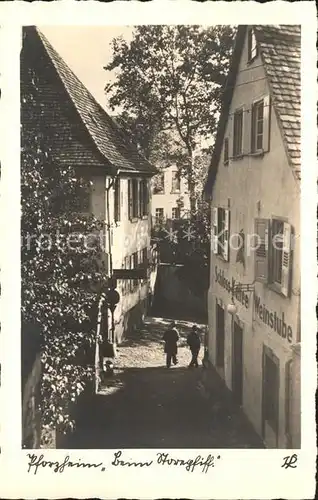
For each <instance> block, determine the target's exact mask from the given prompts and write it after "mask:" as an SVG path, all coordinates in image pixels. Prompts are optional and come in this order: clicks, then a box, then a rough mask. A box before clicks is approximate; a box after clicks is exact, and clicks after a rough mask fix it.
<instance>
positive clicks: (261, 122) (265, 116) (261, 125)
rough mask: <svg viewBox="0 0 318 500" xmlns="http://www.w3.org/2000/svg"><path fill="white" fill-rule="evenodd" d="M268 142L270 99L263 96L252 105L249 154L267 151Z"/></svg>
mask: <svg viewBox="0 0 318 500" xmlns="http://www.w3.org/2000/svg"><path fill="white" fill-rule="evenodd" d="M269 140H270V99H269V96H265V97H264V98H262V99H259V100H257V101H255V102H253V103H252V116H251V153H252V154H260V153H265V152H268V151H269Z"/></svg>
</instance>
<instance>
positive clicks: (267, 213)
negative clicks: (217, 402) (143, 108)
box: [205, 26, 301, 448]
mask: <svg viewBox="0 0 318 500" xmlns="http://www.w3.org/2000/svg"><path fill="white" fill-rule="evenodd" d="M300 121H301V119H300V27H298V26H248V27H247V26H240V27H239V29H238V33H237V38H236V44H235V48H234V53H233V58H232V63H231V67H230V72H229V76H228V81H227V86H226V89H225V92H224V99H223V110H222V113H221V117H220V122H219V129H218V133H217V138H216V143H215V149H214V154H213V158H212V162H211V166H210V170H209V175H208V181H207V184H206V187H205V194H206V195H207V196H208V197H210V199H211V217H212V235H211V268H210V288H209V298H208V311H209V336H208V353H209V359H210V361H211V362H212V363H213V365H214V366H215V367H216V369H217V371H218V372H219V374H220V376H221V377H222V378H223V379H224V381H225V384H226V385H227V387H228V388H229V389H231V390H232V392H233V397H234V398H235V400H236V402H237V403H238V405H239V406H241V407H242V408H243V410H244V412H245V414H246V415H247V417H248V418H249V420H250V422H251V423H252V424H253V426H254V428H255V430H256V431H257V432H258V433H259V435H260V436H261V437H262V439H263V441H264V443H265V445H266V446H267V447H268V448H298V447H300V241H299V240H300V238H299V236H300Z"/></svg>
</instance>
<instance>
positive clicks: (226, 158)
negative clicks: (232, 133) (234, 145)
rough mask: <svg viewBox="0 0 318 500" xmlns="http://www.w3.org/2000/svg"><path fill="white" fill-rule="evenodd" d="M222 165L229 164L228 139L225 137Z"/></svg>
mask: <svg viewBox="0 0 318 500" xmlns="http://www.w3.org/2000/svg"><path fill="white" fill-rule="evenodd" d="M223 163H224V165H228V163H229V138H228V137H225V139H224V147H223Z"/></svg>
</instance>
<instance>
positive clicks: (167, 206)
mask: <svg viewBox="0 0 318 500" xmlns="http://www.w3.org/2000/svg"><path fill="white" fill-rule="evenodd" d="M151 207H152V217H153V223H154V224H157V223H161V222H163V221H165V220H167V219H168V220H178V219H181V218H187V216H188V213H189V211H190V198H189V191H188V183H187V180H186V179H185V178H184V177H181V176H180V175H179V172H178V168H177V167H176V166H175V165H168V166H165V167H164V168H163V169H162V171H161V172H160V173H159V174H158V175H157V176H156V177H154V178H153V183H152V204H151Z"/></svg>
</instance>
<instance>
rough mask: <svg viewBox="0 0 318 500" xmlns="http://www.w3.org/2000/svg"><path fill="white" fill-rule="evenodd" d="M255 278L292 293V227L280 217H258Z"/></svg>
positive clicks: (278, 290) (278, 289) (277, 289)
mask: <svg viewBox="0 0 318 500" xmlns="http://www.w3.org/2000/svg"><path fill="white" fill-rule="evenodd" d="M255 233H256V237H257V241H256V242H254V243H253V245H254V248H255V279H256V280H257V281H261V282H264V283H267V284H268V285H270V286H271V288H273V289H274V290H275V291H277V292H279V293H281V294H282V295H284V296H285V297H288V296H289V295H290V287H291V260H292V247H291V241H292V227H291V225H290V224H288V223H287V222H284V221H282V220H280V219H271V220H269V219H256V220H255Z"/></svg>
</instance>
